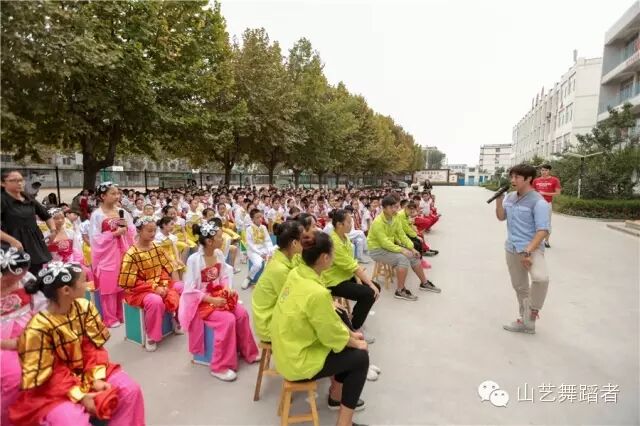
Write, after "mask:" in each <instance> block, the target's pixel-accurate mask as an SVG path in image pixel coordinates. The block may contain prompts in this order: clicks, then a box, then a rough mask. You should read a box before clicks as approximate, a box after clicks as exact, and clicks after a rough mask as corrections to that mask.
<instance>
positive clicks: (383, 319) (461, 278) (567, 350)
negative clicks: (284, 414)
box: [108, 187, 640, 425]
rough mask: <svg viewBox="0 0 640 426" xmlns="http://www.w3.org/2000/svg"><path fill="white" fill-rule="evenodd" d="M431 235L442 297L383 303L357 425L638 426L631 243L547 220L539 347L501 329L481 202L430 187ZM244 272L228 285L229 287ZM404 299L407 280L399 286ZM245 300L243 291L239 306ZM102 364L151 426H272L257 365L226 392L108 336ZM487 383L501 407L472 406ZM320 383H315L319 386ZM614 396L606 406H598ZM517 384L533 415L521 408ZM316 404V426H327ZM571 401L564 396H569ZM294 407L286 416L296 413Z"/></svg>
mask: <svg viewBox="0 0 640 426" xmlns="http://www.w3.org/2000/svg"><path fill="white" fill-rule="evenodd" d="M436 193H437V194H438V202H439V209H440V211H441V212H442V213H443V218H442V220H441V223H439V224H438V225H436V228H435V229H434V230H433V232H432V233H431V234H430V236H429V242H430V243H431V244H432V246H433V247H434V248H437V249H439V250H441V254H440V255H439V256H438V257H437V258H435V259H434V260H433V262H432V263H433V269H432V272H431V274H430V278H431V279H432V280H433V281H434V282H435V283H437V284H438V285H439V286H441V287H442V288H443V293H442V294H440V295H434V294H424V293H421V294H420V295H419V296H420V300H418V301H417V302H414V303H411V302H404V301H398V300H396V299H393V298H392V297H391V296H392V295H391V292H389V291H387V292H385V293H384V294H383V296H382V298H381V301H380V302H379V304H377V305H376V306H375V307H374V309H375V315H372V316H370V317H369V319H368V320H367V324H368V331H369V333H371V334H372V335H375V337H376V338H377V341H376V343H375V344H373V345H371V347H370V354H371V359H372V362H373V363H375V364H376V365H378V366H379V367H381V368H382V370H383V373H382V375H381V376H380V379H379V380H378V381H377V382H367V385H366V386H365V389H364V393H363V398H364V399H365V400H366V402H367V409H366V410H365V411H363V412H362V413H359V414H358V415H357V417H356V421H358V422H361V423H368V424H375V425H391V424H394V425H405V424H411V425H418V424H536V425H549V424H558V425H560V424H575V425H578V424H606V425H614V424H635V425H637V424H640V414H639V401H640V395H639V387H640V386H639V368H638V363H639V359H640V357H639V334H640V332H639V312H638V306H639V290H638V287H639V282H640V264H639V262H640V260H639V259H640V253H639V246H640V240H638V239H637V238H634V237H632V236H629V235H625V234H622V233H619V232H616V231H613V230H610V229H607V228H606V226H605V225H604V223H603V222H598V221H592V220H585V219H578V218H572V217H567V216H561V215H554V218H553V224H554V234H553V238H552V244H553V248H552V249H550V250H549V251H548V253H547V262H548V268H549V271H550V276H551V284H550V287H549V294H548V298H547V303H546V305H545V309H544V310H543V311H542V312H541V316H542V319H541V320H540V321H539V323H538V334H536V335H534V336H531V335H514V334H510V333H508V332H505V331H503V330H502V324H503V323H505V322H507V321H510V320H513V319H514V316H515V315H516V313H517V306H516V300H515V295H514V292H513V290H512V288H511V285H510V282H509V279H508V276H507V271H506V266H505V261H504V251H503V249H502V242H503V240H504V236H505V225H504V224H502V223H499V222H498V221H497V220H495V217H494V213H493V211H494V208H493V206H487V204H485V200H486V199H487V198H488V196H489V195H490V193H489V192H487V191H486V190H484V189H481V188H473V187H443V188H436ZM243 277H244V272H243V274H241V275H238V276H236V286H237V287H239V286H238V284H239V283H240V280H241V278H243ZM410 285H411V286H412V287H413V288H415V286H416V279H415V277H412V279H411V284H410ZM250 297H251V293H250V292H249V291H245V292H241V298H242V299H243V300H244V301H245V303H249V302H250ZM108 346H109V349H110V352H111V357H112V359H113V360H114V361H116V362H120V363H122V364H123V366H124V368H125V369H126V370H127V371H128V372H129V373H130V374H131V375H132V376H133V377H135V378H136V379H137V380H138V381H139V382H140V384H141V385H142V388H143V390H144V395H145V401H146V410H147V420H148V423H149V424H150V425H274V424H277V423H278V418H277V416H276V406H277V399H278V395H279V386H280V381H279V380H278V379H272V378H267V379H266V381H265V383H264V385H263V397H262V399H261V400H260V401H259V402H253V401H252V395H253V386H254V384H255V379H256V372H257V366H255V365H251V366H249V365H246V364H242V365H241V368H240V371H239V378H238V380H237V381H236V382H234V383H222V382H220V381H218V380H217V379H214V378H212V377H211V376H209V373H208V368H207V367H203V366H198V365H192V364H191V363H190V356H189V354H188V352H187V348H186V337H185V336H177V337H175V336H174V337H171V338H168V339H167V340H166V341H164V342H162V344H161V345H159V349H158V351H157V352H155V353H153V354H148V353H146V352H144V351H143V350H142V349H141V348H140V347H137V346H135V345H133V344H131V343H127V342H125V341H123V330H122V329H117V330H115V331H114V332H113V337H112V339H111V341H110V342H109V344H108ZM485 380H493V381H495V382H497V383H498V384H499V385H500V386H501V388H502V389H504V390H506V391H507V392H508V394H509V395H510V398H511V399H510V401H509V403H508V405H507V407H506V408H504V407H502V408H498V407H494V406H493V405H491V403H490V402H489V401H485V402H481V401H480V397H479V396H478V392H477V389H478V385H479V384H480V383H481V382H483V381H485ZM325 382H326V381H325ZM609 383H610V384H613V385H617V386H618V389H619V392H618V393H617V394H616V396H617V402H615V403H614V402H609V403H607V402H605V401H604V399H601V396H603V393H602V390H603V389H604V386H605V385H608V384H609ZM525 384H527V385H528V386H529V395H526V396H527V397H529V396H531V395H530V393H531V386H533V387H534V388H535V395H534V396H535V398H534V402H524V401H522V402H519V401H518V395H517V390H518V387H520V388H521V390H522V394H521V397H523V398H524V397H525V395H524V387H525ZM543 384H549V385H551V386H555V388H554V391H555V392H554V393H553V394H552V395H551V396H550V397H551V398H553V397H555V398H556V401H555V402H541V401H540V397H541V395H540V393H539V392H538V391H539V388H538V386H540V385H543ZM563 384H564V385H575V386H576V388H577V389H576V391H577V393H576V398H579V397H580V395H579V393H580V392H579V390H578V388H579V387H580V385H597V386H598V387H599V389H598V393H597V395H598V401H597V403H596V402H591V403H589V402H586V401H584V402H579V401H578V400H576V401H575V402H570V401H569V400H565V401H564V402H560V401H559V400H558V398H559V397H560V395H559V390H560V386H561V385H563ZM327 386H328V384H327V383H322V384H321V392H320V396H319V399H318V401H319V403H320V404H319V406H320V418H321V422H322V424H327V425H329V424H334V422H335V413H333V412H330V411H328V410H327V408H326V405H325V404H324V401H325V397H326V388H327ZM568 394H569V395H571V394H572V392H569V393H568ZM304 404H305V402H304V398H298V400H297V402H296V404H294V408H295V407H298V408H302V407H303V406H304Z"/></svg>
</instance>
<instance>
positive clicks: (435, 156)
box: [427, 149, 445, 170]
mask: <svg viewBox="0 0 640 426" xmlns="http://www.w3.org/2000/svg"><path fill="white" fill-rule="evenodd" d="M444 157H445V154H444V153H443V152H441V151H438V150H437V149H436V150H430V151H427V169H428V170H436V169H441V168H442V161H443V160H444Z"/></svg>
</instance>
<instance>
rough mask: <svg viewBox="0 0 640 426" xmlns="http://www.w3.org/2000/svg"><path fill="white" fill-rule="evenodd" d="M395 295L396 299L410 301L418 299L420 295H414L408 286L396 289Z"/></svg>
mask: <svg viewBox="0 0 640 426" xmlns="http://www.w3.org/2000/svg"><path fill="white" fill-rule="evenodd" d="M393 297H395V298H396V299H403V300H408V301H410V302H414V301H416V300H418V296H414V295H413V294H411V292H410V291H409V290H407V289H406V288H403V289H401V290H396V292H395V293H394V295H393Z"/></svg>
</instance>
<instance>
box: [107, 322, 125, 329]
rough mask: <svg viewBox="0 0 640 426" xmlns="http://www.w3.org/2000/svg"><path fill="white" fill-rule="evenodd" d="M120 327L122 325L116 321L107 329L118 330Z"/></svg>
mask: <svg viewBox="0 0 640 426" xmlns="http://www.w3.org/2000/svg"><path fill="white" fill-rule="evenodd" d="M121 325H122V323H121V322H120V321H116V322H114V323H113V324H111V325H110V326H109V328H118V327H120V326H121Z"/></svg>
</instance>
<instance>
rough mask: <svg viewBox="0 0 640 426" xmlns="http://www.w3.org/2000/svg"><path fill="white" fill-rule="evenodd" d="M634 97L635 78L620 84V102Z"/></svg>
mask: <svg viewBox="0 0 640 426" xmlns="http://www.w3.org/2000/svg"><path fill="white" fill-rule="evenodd" d="M632 96H633V77H631V78H630V79H628V80H627V81H624V82H622V83H621V84H620V102H619V103H623V102H624V101H626V100H627V99H629V98H630V97H632Z"/></svg>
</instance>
